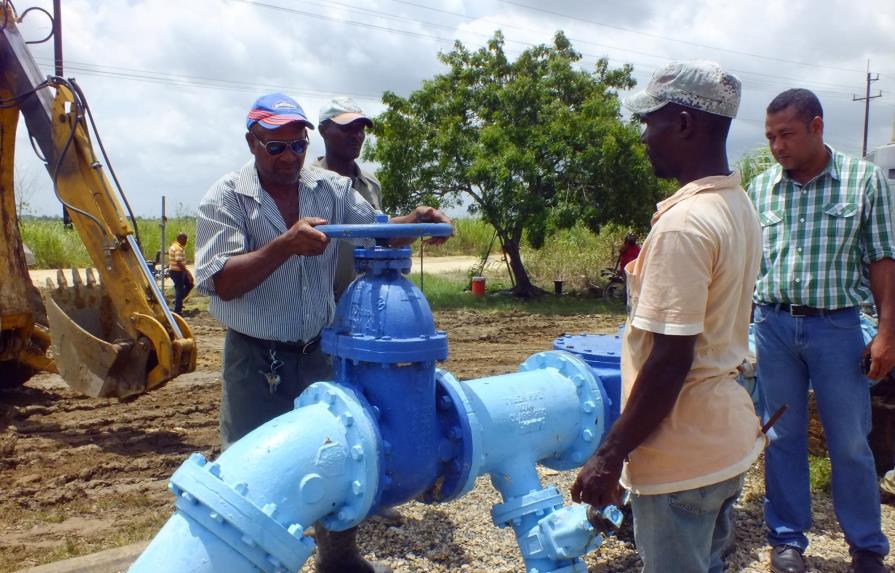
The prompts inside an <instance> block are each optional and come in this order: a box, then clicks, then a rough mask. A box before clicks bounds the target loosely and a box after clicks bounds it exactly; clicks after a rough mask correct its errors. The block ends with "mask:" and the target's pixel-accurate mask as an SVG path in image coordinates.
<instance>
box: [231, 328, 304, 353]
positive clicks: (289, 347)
mask: <svg viewBox="0 0 895 573" xmlns="http://www.w3.org/2000/svg"><path fill="white" fill-rule="evenodd" d="M233 332H235V333H237V334H239V335H240V336H244V337H246V338H248V339H249V340H251V341H252V342H254V343H255V344H258V345H261V346H264V347H267V348H270V349H271V350H275V351H277V352H281V351H282V352H298V353H300V354H310V353H311V352H313V351H314V349H316V348H317V345H319V344H320V335H319V334H318V335H317V336H315V337H314V338H311V339H310V340H296V341H294V342H284V341H282V340H267V339H265V338H255V337H254V336H249V335H248V334H243V333H242V332H239V331H237V330H234V331H233Z"/></svg>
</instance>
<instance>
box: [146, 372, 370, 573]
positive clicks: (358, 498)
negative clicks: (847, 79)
mask: <svg viewBox="0 0 895 573" xmlns="http://www.w3.org/2000/svg"><path fill="white" fill-rule="evenodd" d="M296 402H297V403H296V409H295V410H293V411H291V412H289V413H286V414H284V415H282V416H280V417H278V418H276V419H274V420H272V421H270V422H268V423H266V424H264V425H263V426H261V427H259V428H257V429H255V430H254V431H253V432H251V433H250V434H248V435H247V436H245V437H244V438H243V439H241V440H239V441H238V442H236V443H234V444H233V445H232V446H231V447H230V448H228V449H227V451H225V452H224V453H223V454H222V455H221V456H220V458H218V459H217V461H215V462H214V463H209V462H206V461H205V458H204V457H202V456H201V455H200V454H193V456H192V457H191V458H190V459H189V460H187V461H186V462H185V463H184V464H183V465H182V466H181V467H180V468H179V469H178V470H177V471H176V472H175V473H174V475H173V476H172V477H171V482H170V486H169V487H170V488H171V490H172V491H173V492H174V494H175V495H176V496H177V502H176V512H175V514H174V516H172V517H171V519H169V520H168V522H167V523H166V524H165V526H164V527H162V529H161V531H160V532H159V533H158V534H157V535H156V537H155V539H153V541H152V543H150V544H149V546H148V547H147V548H146V550H145V551H144V552H143V554H142V555H141V556H140V558H139V559H138V560H137V561H136V562H135V563H134V564H133V566H132V567H131V569H130V571H132V572H135V573H142V572H146V573H149V572H152V573H156V572H158V571H169V572H183V573H187V572H189V573H205V572H207V573H212V572H214V573H237V572H247V571H264V572H269V573H294V572H295V571H298V570H299V569H300V568H301V566H302V564H303V563H304V562H305V561H306V560H307V558H308V557H309V556H310V555H311V553H312V552H313V550H314V542H313V540H312V539H311V538H309V537H307V536H305V535H304V530H305V529H306V528H307V527H308V526H310V525H312V524H314V523H315V522H318V521H321V522H322V523H323V524H324V525H325V526H326V527H327V528H329V529H334V530H340V529H346V528H348V527H351V526H353V525H356V524H358V523H360V522H361V521H362V520H363V518H364V517H365V516H366V515H367V513H368V512H369V510H370V508H371V507H372V505H373V502H374V499H375V495H376V491H377V490H378V488H379V484H378V476H379V461H378V460H379V456H378V452H377V444H378V441H379V437H378V433H377V429H376V424H375V421H374V420H373V418H372V416H371V414H370V408H369V407H368V406H367V405H366V404H365V403H364V401H363V399H362V398H360V397H359V396H357V395H356V394H355V393H354V392H353V391H352V390H351V389H348V388H343V387H340V386H336V385H334V384H330V383H326V382H318V383H316V384H313V385H312V386H311V387H309V388H308V390H306V391H305V392H304V393H303V394H302V395H301V397H300V398H299V399H298V400H297V401H296Z"/></svg>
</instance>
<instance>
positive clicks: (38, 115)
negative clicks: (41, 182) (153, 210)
mask: <svg viewBox="0 0 895 573" xmlns="http://www.w3.org/2000/svg"><path fill="white" fill-rule="evenodd" d="M0 11H2V14H0V389H8V388H12V387H15V386H18V385H21V384H23V383H24V382H26V381H27V380H28V379H30V378H31V377H32V376H33V375H34V374H36V373H38V372H56V373H59V374H60V375H61V376H62V378H63V380H65V382H66V383H67V384H68V385H69V386H71V387H72V388H73V389H74V390H75V391H77V392H79V393H82V394H86V395H88V396H93V397H113V398H119V399H126V398H130V397H133V396H137V395H139V394H142V393H144V392H147V391H150V390H152V389H154V388H157V387H159V386H161V385H163V384H165V382H167V381H168V380H171V379H172V378H174V377H176V376H178V375H180V374H183V373H186V372H191V371H193V370H194V369H195V367H196V344H195V342H194V340H193V335H192V332H191V331H190V327H189V325H188V324H187V323H186V322H185V321H184V320H183V318H181V317H180V316H178V315H176V314H174V313H172V312H171V311H170V310H169V309H168V306H167V303H166V302H165V298H164V296H163V293H162V291H161V289H160V288H159V286H158V284H157V283H156V281H155V277H154V276H153V274H152V272H151V271H150V269H149V267H148V266H147V265H146V261H145V259H144V256H143V253H142V251H141V249H140V246H139V242H138V240H137V236H136V235H135V229H136V228H137V227H136V223H135V222H134V219H133V216H132V214H131V216H130V219H129V218H128V216H127V215H125V210H124V209H123V208H122V203H121V200H123V201H124V204H125V205H127V199H126V198H125V196H124V194H123V193H121V192H120V188H118V191H119V194H120V198H121V199H119V195H117V194H116V192H115V191H116V189H115V188H113V187H112V185H111V183H110V180H109V177H108V176H107V175H106V169H108V170H109V171H110V172H111V175H112V179H113V180H115V181H116V185H117V178H115V176H114V171H111V168H109V167H108V164H109V162H108V160H106V161H105V167H104V163H103V162H102V161H100V157H99V156H97V154H96V153H95V150H94V146H93V143H92V141H91V137H90V129H89V128H90V127H93V132H94V135H95V137H96V140H97V142H98V143H99V148H100V150H101V154H102V156H103V157H104V158H105V151H104V150H103V148H102V141H101V140H100V139H99V136H98V134H97V133H96V129H95V124H94V122H93V117H92V115H91V113H90V108H89V106H88V105H87V101H86V98H85V97H84V94H83V92H82V91H81V89H80V88H79V86H78V84H77V82H75V81H74V80H72V79H64V78H62V77H59V76H46V75H43V74H41V71H40V68H39V67H38V65H37V63H36V62H35V60H34V58H33V56H32V54H31V52H30V50H29V49H28V46H27V43H26V41H25V40H24V39H23V37H22V35H21V34H20V32H19V29H18V27H17V24H18V23H19V22H20V20H19V17H18V16H17V14H16V11H15V9H14V7H13V6H12V4H11V2H8V1H4V2H2V3H0ZM19 114H21V115H22V116H23V117H24V120H25V125H26V126H27V130H28V134H29V136H30V139H31V142H32V146H33V147H34V150H35V152H39V155H41V156H42V159H43V160H44V161H45V163H46V168H47V171H48V172H49V175H50V177H51V179H52V182H53V188H54V190H55V193H56V196H57V198H58V199H59V201H60V202H61V203H62V205H63V207H64V209H65V211H66V212H67V213H68V214H69V216H70V218H71V223H72V225H73V227H74V229H75V230H76V231H77V232H78V234H79V236H80V238H81V240H82V241H83V243H84V245H85V246H86V248H87V251H88V253H89V254H90V258H91V261H92V263H93V266H94V267H95V269H96V271H97V272H96V273H94V272H93V270H92V269H87V270H86V272H85V276H84V277H82V276H81V274H80V273H79V272H78V271H77V270H72V273H71V281H70V282H69V280H68V279H67V278H66V277H65V275H64V274H62V272H61V271H60V272H59V273H58V274H57V281H56V284H52V282H51V281H48V285H47V287H48V288H47V289H46V290H45V291H44V294H45V297H42V296H41V293H40V291H39V290H38V289H37V288H36V287H35V286H34V285H33V284H32V282H31V279H30V276H29V274H28V268H27V266H26V262H25V253H24V247H23V243H22V239H21V235H20V232H19V223H18V217H17V214H16V201H15V191H14V173H13V165H14V155H15V141H16V129H17V126H18V123H19ZM88 122H89V124H88ZM128 211H130V208H129V207H128ZM97 275H98V276H97ZM97 279H98V280H97Z"/></svg>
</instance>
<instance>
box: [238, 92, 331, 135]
mask: <svg viewBox="0 0 895 573" xmlns="http://www.w3.org/2000/svg"><path fill="white" fill-rule="evenodd" d="M293 121H297V122H300V123H301V124H303V125H304V126H305V127H307V128H308V129H314V124H313V123H311V122H310V121H308V116H306V115H305V110H303V109H302V108H301V106H300V105H298V102H297V101H295V100H294V99H292V98H291V97H289V96H287V95H286V94H282V93H279V92H278V93H272V94H267V95H265V96H261V97H259V98H258V99H257V100H255V103H254V104H253V105H252V109H250V110H249V114H248V116H246V129H250V128H251V127H252V126H253V125H255V124H256V123H259V124H261V127H264V128H267V129H276V128H278V127H282V126H284V125H286V124H287V123H292V122H293Z"/></svg>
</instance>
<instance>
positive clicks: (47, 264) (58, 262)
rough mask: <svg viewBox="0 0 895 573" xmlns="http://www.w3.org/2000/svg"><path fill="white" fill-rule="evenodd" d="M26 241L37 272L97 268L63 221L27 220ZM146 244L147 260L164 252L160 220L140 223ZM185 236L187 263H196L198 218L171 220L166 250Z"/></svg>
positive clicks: (147, 220)
mask: <svg viewBox="0 0 895 573" xmlns="http://www.w3.org/2000/svg"><path fill="white" fill-rule="evenodd" d="M20 225H21V230H22V240H23V241H24V242H25V244H26V245H28V247H29V248H30V249H31V251H32V252H33V253H34V257H35V258H36V259H37V263H36V264H35V265H34V266H35V267H36V268H41V269H63V268H71V267H78V268H82V267H89V266H95V265H94V264H93V263H92V262H91V260H90V256H89V255H88V254H87V249H86V248H84V243H82V242H81V237H80V235H79V234H78V232H77V231H76V230H72V229H66V228H65V227H64V226H63V225H62V219H47V218H29V217H26V218H23V219H21V220H20ZM137 225H138V227H139V230H140V240H141V241H142V247H143V255H144V256H145V257H146V258H147V259H155V253H156V251H158V250H159V249H160V248H161V227H160V220H159V219H142V218H138V219H137ZM181 231H182V232H184V233H186V234H187V235H188V236H189V237H190V241H189V242H188V243H187V247H186V258H187V261H193V253H194V250H193V242H194V241H195V237H196V219H195V218H194V217H186V216H183V217H178V218H169V219H168V223H167V226H166V229H165V242H166V243H167V244H166V245H164V247H165V249H167V248H168V245H170V244H171V242H172V241H173V240H174V237H176V236H177V233H179V232H181Z"/></svg>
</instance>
